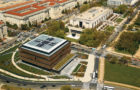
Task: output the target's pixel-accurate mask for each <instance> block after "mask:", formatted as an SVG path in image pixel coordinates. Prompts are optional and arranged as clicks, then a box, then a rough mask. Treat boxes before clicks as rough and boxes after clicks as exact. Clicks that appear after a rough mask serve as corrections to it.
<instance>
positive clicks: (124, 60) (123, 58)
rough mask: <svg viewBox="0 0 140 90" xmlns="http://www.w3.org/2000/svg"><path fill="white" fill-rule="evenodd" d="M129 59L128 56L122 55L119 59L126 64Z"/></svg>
mask: <svg viewBox="0 0 140 90" xmlns="http://www.w3.org/2000/svg"><path fill="white" fill-rule="evenodd" d="M129 60H130V58H128V57H125V56H123V57H122V58H121V59H120V60H119V61H120V62H121V63H122V64H128V61H129Z"/></svg>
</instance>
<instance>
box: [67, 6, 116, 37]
mask: <svg viewBox="0 0 140 90" xmlns="http://www.w3.org/2000/svg"><path fill="white" fill-rule="evenodd" d="M112 14H113V10H111V9H109V8H105V7H93V8H92V9H90V10H88V11H86V12H84V13H82V14H80V15H78V16H75V17H74V18H73V19H71V20H70V22H69V26H68V28H69V32H70V36H71V37H75V39H78V38H79V37H80V33H81V32H82V30H83V29H84V28H96V26H97V25H99V24H101V23H102V22H103V21H105V20H107V18H108V17H109V16H111V15H112Z"/></svg>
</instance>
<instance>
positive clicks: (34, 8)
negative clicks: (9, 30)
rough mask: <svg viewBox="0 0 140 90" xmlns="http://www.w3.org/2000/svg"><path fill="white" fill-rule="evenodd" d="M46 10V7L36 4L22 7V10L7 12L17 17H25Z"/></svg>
mask: <svg viewBox="0 0 140 90" xmlns="http://www.w3.org/2000/svg"><path fill="white" fill-rule="evenodd" d="M45 8H46V7H44V6H38V5H36V4H32V5H27V6H24V7H20V8H17V9H14V10H10V11H7V12H6V13H7V14H12V15H16V16H25V15H28V14H31V13H34V12H37V11H40V10H42V9H45Z"/></svg>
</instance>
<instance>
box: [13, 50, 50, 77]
mask: <svg viewBox="0 0 140 90" xmlns="http://www.w3.org/2000/svg"><path fill="white" fill-rule="evenodd" d="M17 50H18V49H17ZM17 50H16V51H17ZM16 51H15V52H14V53H13V55H12V64H13V65H14V66H15V67H16V68H17V69H19V70H20V71H22V72H25V73H27V74H30V75H34V76H37V77H42V78H44V79H48V78H47V76H46V75H39V74H35V73H31V72H29V71H26V70H24V69H22V68H20V67H19V66H18V65H17V64H16V63H15V61H14V57H15V54H16Z"/></svg>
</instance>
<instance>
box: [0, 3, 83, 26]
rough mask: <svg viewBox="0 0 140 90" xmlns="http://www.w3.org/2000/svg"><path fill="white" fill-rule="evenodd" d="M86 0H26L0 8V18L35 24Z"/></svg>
mask: <svg viewBox="0 0 140 90" xmlns="http://www.w3.org/2000/svg"><path fill="white" fill-rule="evenodd" d="M84 1H86V0H81V1H80V0H40V1H26V2H23V3H18V4H15V5H12V6H7V7H3V8H0V20H3V21H4V22H9V23H10V24H17V25H18V27H20V26H21V25H22V24H29V22H30V23H31V24H34V23H35V24H36V23H40V22H41V21H43V20H45V18H47V19H48V18H52V19H56V18H59V17H61V16H62V15H63V14H62V11H63V10H66V9H67V10H68V9H72V8H74V7H75V6H76V5H77V2H84Z"/></svg>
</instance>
